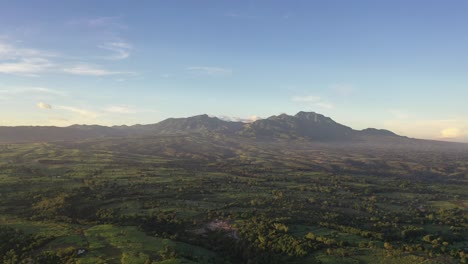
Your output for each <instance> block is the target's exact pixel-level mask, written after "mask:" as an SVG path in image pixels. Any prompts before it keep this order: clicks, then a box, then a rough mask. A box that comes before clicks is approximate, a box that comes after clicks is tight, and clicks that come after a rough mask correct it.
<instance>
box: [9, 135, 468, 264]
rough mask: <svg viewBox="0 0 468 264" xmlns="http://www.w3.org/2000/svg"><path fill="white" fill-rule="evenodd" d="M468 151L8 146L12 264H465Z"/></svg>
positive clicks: (181, 141)
mask: <svg viewBox="0 0 468 264" xmlns="http://www.w3.org/2000/svg"><path fill="white" fill-rule="evenodd" d="M466 150H467V148H466V147H465V148H462V147H457V148H450V147H437V148H436V149H431V148H428V147H427V145H424V147H421V148H417V147H415V146H407V145H404V144H402V145H395V146H382V145H380V146H370V145H368V144H365V143H363V144H358V143H353V144H351V143H350V144H345V143H343V144H340V145H335V144H332V143H330V144H323V143H311V142H310V141H304V140H301V139H298V140H276V141H271V140H269V141H267V140H262V139H255V138H246V137H239V136H233V135H231V136H229V135H221V134H208V135H180V136H154V137H134V138H119V139H117V138H116V139H110V138H107V139H95V140H85V141H80V142H56V143H35V144H4V145H1V146H0V263H422V262H424V263H459V262H461V263H466V261H467V254H468V252H467V247H468V240H467V239H466V238H467V237H468V230H467V227H468V217H467V206H468V193H467V192H466V189H467V176H468V151H466Z"/></svg>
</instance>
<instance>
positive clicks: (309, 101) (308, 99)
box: [291, 95, 335, 109]
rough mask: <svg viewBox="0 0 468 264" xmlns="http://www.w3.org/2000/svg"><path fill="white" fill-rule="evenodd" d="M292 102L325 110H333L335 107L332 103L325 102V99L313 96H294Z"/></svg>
mask: <svg viewBox="0 0 468 264" xmlns="http://www.w3.org/2000/svg"><path fill="white" fill-rule="evenodd" d="M291 101H293V102H296V103H302V104H305V105H309V106H315V107H319V108H323V109H333V108H334V107H335V106H334V105H333V104H332V103H330V102H328V101H326V100H324V99H323V98H321V97H319V96H313V95H307V96H293V97H291Z"/></svg>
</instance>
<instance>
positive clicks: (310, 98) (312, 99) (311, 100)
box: [291, 95, 322, 103]
mask: <svg viewBox="0 0 468 264" xmlns="http://www.w3.org/2000/svg"><path fill="white" fill-rule="evenodd" d="M291 100H292V101H293V102H306V103H318V102H320V101H322V98H320V97H318V96H310V95H309V96H293V97H292V98H291Z"/></svg>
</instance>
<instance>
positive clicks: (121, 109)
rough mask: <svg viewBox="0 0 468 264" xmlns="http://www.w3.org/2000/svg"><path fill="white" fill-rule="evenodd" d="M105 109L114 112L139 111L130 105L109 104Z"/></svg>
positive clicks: (131, 112) (128, 112)
mask: <svg viewBox="0 0 468 264" xmlns="http://www.w3.org/2000/svg"><path fill="white" fill-rule="evenodd" d="M104 111H105V112H108V113H113V114H135V113H137V112H138V111H137V110H135V109H132V108H130V107H128V106H109V107H106V108H104Z"/></svg>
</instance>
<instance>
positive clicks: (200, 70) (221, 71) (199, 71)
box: [187, 66, 232, 76]
mask: <svg viewBox="0 0 468 264" xmlns="http://www.w3.org/2000/svg"><path fill="white" fill-rule="evenodd" d="M187 70H189V71H190V72H192V73H194V74H196V75H210V76H225V75H231V74H232V70H231V69H225V68H220V67H205V66H200V67H188V68H187Z"/></svg>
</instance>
